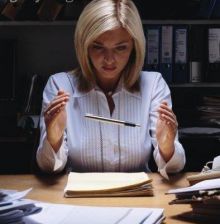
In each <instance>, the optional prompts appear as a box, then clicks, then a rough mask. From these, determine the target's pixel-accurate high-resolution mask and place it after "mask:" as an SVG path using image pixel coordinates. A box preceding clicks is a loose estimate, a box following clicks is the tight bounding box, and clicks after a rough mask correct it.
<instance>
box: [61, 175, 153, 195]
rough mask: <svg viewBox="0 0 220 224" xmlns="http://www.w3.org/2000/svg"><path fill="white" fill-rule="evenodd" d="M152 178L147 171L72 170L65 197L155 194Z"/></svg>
mask: <svg viewBox="0 0 220 224" xmlns="http://www.w3.org/2000/svg"><path fill="white" fill-rule="evenodd" d="M151 182H152V179H150V178H149V176H148V175H147V173H145V172H137V173H122V172H119V173H115V172H112V173H111V172H106V173H77V172H70V173H69V176H68V180H67V184H66V187H65V189H64V196H65V197H113V196H141V195H142V196H153V190H152V185H151Z"/></svg>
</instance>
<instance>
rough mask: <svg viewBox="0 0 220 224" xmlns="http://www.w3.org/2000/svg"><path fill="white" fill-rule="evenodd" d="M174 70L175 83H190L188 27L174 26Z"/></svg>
mask: <svg viewBox="0 0 220 224" xmlns="http://www.w3.org/2000/svg"><path fill="white" fill-rule="evenodd" d="M173 65H174V68H173V82H174V83H187V82H189V63H188V26H187V25H176V26H174V64H173Z"/></svg>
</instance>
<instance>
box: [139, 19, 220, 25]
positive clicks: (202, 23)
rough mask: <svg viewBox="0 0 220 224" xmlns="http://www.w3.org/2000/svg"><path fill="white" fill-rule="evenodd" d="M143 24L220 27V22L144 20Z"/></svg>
mask: <svg viewBox="0 0 220 224" xmlns="http://www.w3.org/2000/svg"><path fill="white" fill-rule="evenodd" d="M142 23H143V24H146V25H148V24H149V25H150V24H152V25H155V24H158V25H163V24H177V25H178V24H180V25H181V24H182V25H184V24H189V25H220V20H208V19H207V20H205V19H204V20H202V19H201V20H165V19H164V20H142Z"/></svg>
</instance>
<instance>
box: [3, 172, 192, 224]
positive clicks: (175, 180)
mask: <svg viewBox="0 0 220 224" xmlns="http://www.w3.org/2000/svg"><path fill="white" fill-rule="evenodd" d="M186 175H187V174H177V175H175V176H171V177H170V181H166V180H164V179H163V178H162V177H161V176H160V175H159V174H156V173H152V174H149V176H150V177H151V178H152V179H153V187H154V193H155V196H154V197H115V198H107V199H106V198H64V197H63V189H64V187H65V184H66V181H67V175H62V176H61V175H60V176H34V175H0V188H4V189H17V190H25V189H27V188H30V187H33V190H32V191H31V192H30V193H29V194H28V196H27V198H30V199H34V200H40V201H44V202H53V203H64V204H72V205H90V206H125V207H149V208H153V207H155V208H164V209H165V212H164V213H165V216H166V220H165V223H168V224H174V223H175V224H179V223H188V224H189V223H193V222H188V221H187V222H186V221H182V220H179V219H177V218H174V217H173V216H175V215H178V214H180V213H182V212H187V211H190V210H191V209H190V206H189V205H169V204H168V203H169V202H170V201H171V200H172V199H174V198H175V196H174V195H165V193H166V192H167V191H168V190H169V189H171V188H179V187H186V186H189V184H188V181H187V180H186V179H185V177H186Z"/></svg>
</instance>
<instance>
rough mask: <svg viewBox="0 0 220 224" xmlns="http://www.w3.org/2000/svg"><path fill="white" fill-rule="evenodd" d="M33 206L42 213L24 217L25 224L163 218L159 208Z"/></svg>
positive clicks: (98, 223) (112, 223)
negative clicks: (37, 207)
mask: <svg viewBox="0 0 220 224" xmlns="http://www.w3.org/2000/svg"><path fill="white" fill-rule="evenodd" d="M35 205H36V206H39V207H42V208H43V209H42V211H41V212H40V213H38V214H34V215H30V216H28V217H25V218H24V221H25V224H37V223H44V224H51V223H53V224H72V223H77V224H85V223H89V224H103V223H105V224H117V223H118V224H128V223H132V224H135V223H146V224H151V223H152V224H153V223H156V222H157V221H158V220H159V219H160V218H161V217H163V209H161V208H155V209H154V208H129V207H128V208H126V207H93V206H73V205H64V204H50V203H35Z"/></svg>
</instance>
